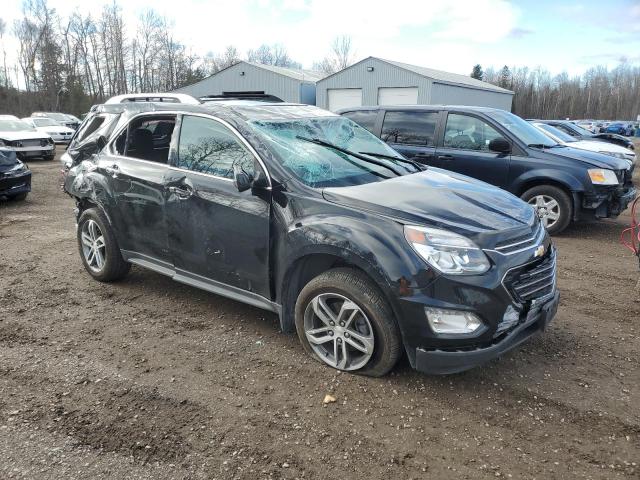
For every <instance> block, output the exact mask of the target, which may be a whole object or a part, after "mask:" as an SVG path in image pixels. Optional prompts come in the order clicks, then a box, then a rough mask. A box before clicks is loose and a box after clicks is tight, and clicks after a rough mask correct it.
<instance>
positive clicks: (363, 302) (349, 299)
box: [295, 268, 402, 377]
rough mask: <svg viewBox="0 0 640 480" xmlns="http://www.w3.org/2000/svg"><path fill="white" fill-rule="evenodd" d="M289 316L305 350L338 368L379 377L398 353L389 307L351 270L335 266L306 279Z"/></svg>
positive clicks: (355, 271)
mask: <svg viewBox="0 0 640 480" xmlns="http://www.w3.org/2000/svg"><path fill="white" fill-rule="evenodd" d="M295 317H296V331H297V333H298V338H299V339H300V342H301V343H302V346H303V347H304V349H305V351H306V352H307V353H308V354H309V355H311V357H313V358H314V359H316V360H318V361H320V362H322V363H325V364H327V365H329V366H331V367H333V368H336V369H338V370H344V371H351V372H354V373H359V374H363V375H369V376H372V377H380V376H383V375H385V374H386V373H388V372H389V371H390V370H391V369H392V368H393V367H394V365H395V364H396V362H397V361H398V359H399V358H400V355H401V354H402V342H401V338H400V332H399V330H398V326H397V325H396V323H395V321H394V316H393V311H392V310H391V307H390V306H389V304H388V303H387V301H386V300H385V299H384V297H383V295H382V293H381V292H380V290H379V289H378V288H377V287H376V286H375V285H374V284H373V282H371V280H369V279H368V278H367V277H366V276H365V275H364V274H362V273H360V272H359V271H357V270H355V269H351V268H336V269H333V270H329V271H326V272H324V273H322V274H320V275H318V276H317V277H315V278H314V279H313V280H311V281H310V282H309V283H308V284H307V285H306V286H305V287H304V288H303V289H302V291H301V292H300V295H299V296H298V299H297V301H296V307H295Z"/></svg>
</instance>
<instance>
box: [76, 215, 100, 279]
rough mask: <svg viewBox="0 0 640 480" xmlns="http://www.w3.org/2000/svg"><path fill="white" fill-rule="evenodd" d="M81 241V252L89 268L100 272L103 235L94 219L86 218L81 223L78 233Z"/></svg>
mask: <svg viewBox="0 0 640 480" xmlns="http://www.w3.org/2000/svg"><path fill="white" fill-rule="evenodd" d="M80 238H81V241H82V254H83V255H84V259H85V261H86V262H87V265H88V266H89V268H90V269H91V270H92V271H94V272H100V271H101V270H102V269H103V267H104V264H105V258H106V257H105V249H106V245H105V243H104V236H103V235H102V231H101V230H100V227H99V226H98V224H97V223H96V222H95V221H94V220H87V221H86V222H85V223H84V224H83V225H82V232H81V235H80Z"/></svg>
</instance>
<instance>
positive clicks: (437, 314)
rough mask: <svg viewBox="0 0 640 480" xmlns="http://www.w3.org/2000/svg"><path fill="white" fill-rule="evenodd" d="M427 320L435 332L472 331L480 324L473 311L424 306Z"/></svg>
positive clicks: (463, 332)
mask: <svg viewBox="0 0 640 480" xmlns="http://www.w3.org/2000/svg"><path fill="white" fill-rule="evenodd" d="M424 311H425V313H426V314H427V320H428V321H429V325H430V326H431V328H432V330H433V331H434V332H436V333H453V334H455V333H461V334H465V333H473V332H475V331H476V330H478V329H479V328H480V327H481V326H482V322H481V321H480V319H479V318H478V316H477V315H476V314H475V313H471V312H464V311H462V310H445V309H442V308H431V307H425V309H424Z"/></svg>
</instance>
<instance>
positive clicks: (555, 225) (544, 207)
mask: <svg viewBox="0 0 640 480" xmlns="http://www.w3.org/2000/svg"><path fill="white" fill-rule="evenodd" d="M520 198H522V200H524V201H525V202H527V203H528V204H530V205H531V206H533V207H534V208H535V209H536V211H537V213H538V217H540V221H541V222H542V224H543V225H544V226H545V228H546V229H547V231H548V232H549V234H550V235H555V234H558V233H560V232H562V231H563V230H564V229H565V228H567V226H569V223H571V216H572V208H571V198H569V195H568V194H567V193H566V192H565V191H564V190H562V189H561V188H558V187H555V186H553V185H538V186H537V187H533V188H530V189H529V190H527V191H526V192H524V193H523V194H522V195H521V196H520Z"/></svg>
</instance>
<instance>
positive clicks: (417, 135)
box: [381, 111, 438, 146]
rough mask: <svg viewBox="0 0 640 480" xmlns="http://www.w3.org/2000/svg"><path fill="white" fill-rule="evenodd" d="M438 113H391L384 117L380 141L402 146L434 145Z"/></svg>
mask: <svg viewBox="0 0 640 480" xmlns="http://www.w3.org/2000/svg"><path fill="white" fill-rule="evenodd" d="M437 124H438V112H420V111H404V112H402V111H399V112H397V111H391V112H387V113H386V114H385V116H384V123H383V124H382V136H381V138H382V140H383V141H385V142H387V143H400V144H404V145H422V146H434V145H435V132H436V126H437Z"/></svg>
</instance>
